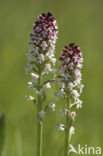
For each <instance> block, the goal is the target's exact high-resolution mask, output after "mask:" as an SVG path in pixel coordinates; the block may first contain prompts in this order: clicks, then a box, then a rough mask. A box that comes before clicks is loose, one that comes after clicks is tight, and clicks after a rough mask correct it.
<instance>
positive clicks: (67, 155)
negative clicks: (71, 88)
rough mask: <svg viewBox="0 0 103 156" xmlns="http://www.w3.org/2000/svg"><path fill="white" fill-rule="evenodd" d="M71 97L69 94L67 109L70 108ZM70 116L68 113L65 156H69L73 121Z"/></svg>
mask: <svg viewBox="0 0 103 156" xmlns="http://www.w3.org/2000/svg"><path fill="white" fill-rule="evenodd" d="M70 102H71V100H70V98H68V96H67V110H70ZM70 120H71V119H70V117H69V115H68V114H66V125H65V149H64V150H65V151H64V156H69V155H70V154H69V131H70V127H71V121H70Z"/></svg>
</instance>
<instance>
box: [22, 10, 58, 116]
mask: <svg viewBox="0 0 103 156" xmlns="http://www.w3.org/2000/svg"><path fill="white" fill-rule="evenodd" d="M57 34H58V26H57V23H56V20H55V18H54V17H53V15H52V13H51V12H48V13H47V14H45V13H42V14H41V15H40V16H38V18H37V20H36V21H35V23H34V25H33V29H32V33H31V34H30V42H29V44H30V49H31V50H29V51H27V53H26V55H27V58H28V65H27V66H26V67H25V69H26V72H27V73H30V75H31V79H32V80H31V82H28V83H27V86H28V88H29V89H32V90H35V89H36V91H35V93H36V94H37V96H42V100H41V102H42V101H44V100H45V96H46V95H45V91H44V88H51V85H50V82H55V79H54V78H55V72H56V69H55V63H56V58H55V56H54V52H55V44H56V40H57ZM49 73H52V74H53V75H54V78H53V79H51V80H46V81H44V79H45V78H44V77H43V76H45V75H47V74H49ZM39 98H40V97H39ZM27 99H28V100H32V101H34V102H35V100H34V99H35V98H34V97H32V96H30V95H29V96H27ZM36 104H37V103H36ZM48 108H50V109H51V110H55V104H49V105H48ZM39 116H40V118H44V117H45V112H44V110H40V112H39Z"/></svg>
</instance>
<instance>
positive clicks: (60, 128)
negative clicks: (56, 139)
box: [57, 123, 65, 131]
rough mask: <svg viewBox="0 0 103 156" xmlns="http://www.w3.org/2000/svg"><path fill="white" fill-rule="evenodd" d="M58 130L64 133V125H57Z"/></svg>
mask: <svg viewBox="0 0 103 156" xmlns="http://www.w3.org/2000/svg"><path fill="white" fill-rule="evenodd" d="M57 127H58V130H61V131H64V129H65V128H64V125H63V124H62V123H57Z"/></svg>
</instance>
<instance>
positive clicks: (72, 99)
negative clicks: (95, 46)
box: [56, 43, 84, 156]
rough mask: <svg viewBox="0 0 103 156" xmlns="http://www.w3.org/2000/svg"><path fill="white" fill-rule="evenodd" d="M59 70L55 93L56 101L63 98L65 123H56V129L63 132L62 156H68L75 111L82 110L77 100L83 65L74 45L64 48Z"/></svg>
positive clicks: (80, 90) (79, 92)
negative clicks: (57, 87)
mask: <svg viewBox="0 0 103 156" xmlns="http://www.w3.org/2000/svg"><path fill="white" fill-rule="evenodd" d="M59 61H60V64H61V65H60V69H59V76H58V82H59V86H60V89H59V91H58V92H57V93H56V96H57V97H58V99H59V98H60V97H62V98H64V101H65V103H64V106H63V108H62V110H61V113H62V114H63V115H64V116H65V123H64V124H62V123H58V124H57V126H58V129H59V130H62V131H65V147H64V148H65V153H64V156H69V154H70V152H73V151H72V150H71V149H70V147H71V146H72V145H71V137H72V135H73V134H74V132H75V129H74V125H73V122H74V119H75V116H76V112H75V110H76V109H79V108H82V101H81V100H80V99H79V97H80V94H81V93H82V88H83V87H84V85H83V84H81V68H82V63H83V57H82V52H81V51H80V49H79V47H78V46H76V45H75V44H74V43H71V44H69V45H66V46H64V49H63V51H62V53H61V56H60V58H59Z"/></svg>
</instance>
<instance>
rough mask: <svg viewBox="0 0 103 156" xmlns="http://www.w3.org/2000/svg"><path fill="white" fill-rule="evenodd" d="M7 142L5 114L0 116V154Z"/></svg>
mask: <svg viewBox="0 0 103 156" xmlns="http://www.w3.org/2000/svg"><path fill="white" fill-rule="evenodd" d="M4 143H5V115H4V114H3V115H2V116H1V117H0V156H2V151H3V148H4Z"/></svg>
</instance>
